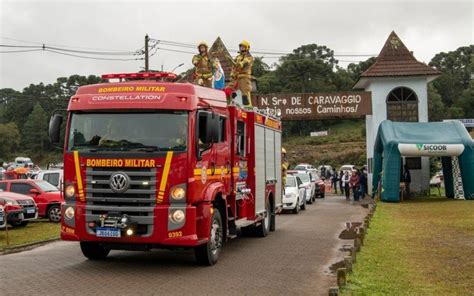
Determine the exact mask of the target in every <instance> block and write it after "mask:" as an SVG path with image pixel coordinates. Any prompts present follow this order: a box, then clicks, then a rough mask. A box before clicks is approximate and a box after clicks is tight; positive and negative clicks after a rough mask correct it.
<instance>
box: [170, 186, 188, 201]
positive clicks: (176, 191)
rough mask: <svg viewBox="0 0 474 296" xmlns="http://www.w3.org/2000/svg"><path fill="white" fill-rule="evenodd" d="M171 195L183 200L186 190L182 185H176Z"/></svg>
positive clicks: (175, 198)
mask: <svg viewBox="0 0 474 296" xmlns="http://www.w3.org/2000/svg"><path fill="white" fill-rule="evenodd" d="M171 197H172V198H173V199H174V200H182V199H183V198H185V197H186V190H184V188H181V187H176V188H174V189H173V190H172V191H171Z"/></svg>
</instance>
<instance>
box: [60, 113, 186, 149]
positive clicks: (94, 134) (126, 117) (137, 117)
mask: <svg viewBox="0 0 474 296" xmlns="http://www.w3.org/2000/svg"><path fill="white" fill-rule="evenodd" d="M187 142H188V113H185V112H153V113H73V114H72V118H71V123H70V131H69V139H68V149H69V150H92V151H111V150H114V151H131V150H133V151H144V152H152V151H185V150H186V148H187Z"/></svg>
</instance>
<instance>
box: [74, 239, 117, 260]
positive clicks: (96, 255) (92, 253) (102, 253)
mask: <svg viewBox="0 0 474 296" xmlns="http://www.w3.org/2000/svg"><path fill="white" fill-rule="evenodd" d="M81 251H82V254H84V256H86V257H87V258H88V259H89V260H102V259H105V257H107V255H109V253H110V250H109V249H106V248H104V247H103V246H102V245H101V244H98V243H91V242H81Z"/></svg>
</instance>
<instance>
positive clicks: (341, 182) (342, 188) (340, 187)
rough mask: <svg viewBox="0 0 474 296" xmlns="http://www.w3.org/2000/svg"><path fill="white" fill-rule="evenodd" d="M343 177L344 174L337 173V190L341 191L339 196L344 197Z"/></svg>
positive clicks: (341, 172)
mask: <svg viewBox="0 0 474 296" xmlns="http://www.w3.org/2000/svg"><path fill="white" fill-rule="evenodd" d="M343 177H344V172H343V171H340V172H339V189H341V194H342V195H344V181H343V180H342V178H343Z"/></svg>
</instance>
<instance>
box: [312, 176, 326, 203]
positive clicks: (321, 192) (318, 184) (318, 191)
mask: <svg viewBox="0 0 474 296" xmlns="http://www.w3.org/2000/svg"><path fill="white" fill-rule="evenodd" d="M310 177H311V182H312V183H314V187H315V190H314V197H319V198H324V196H325V192H326V184H325V183H324V181H323V180H322V179H321V178H320V177H319V176H318V174H316V173H310Z"/></svg>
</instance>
